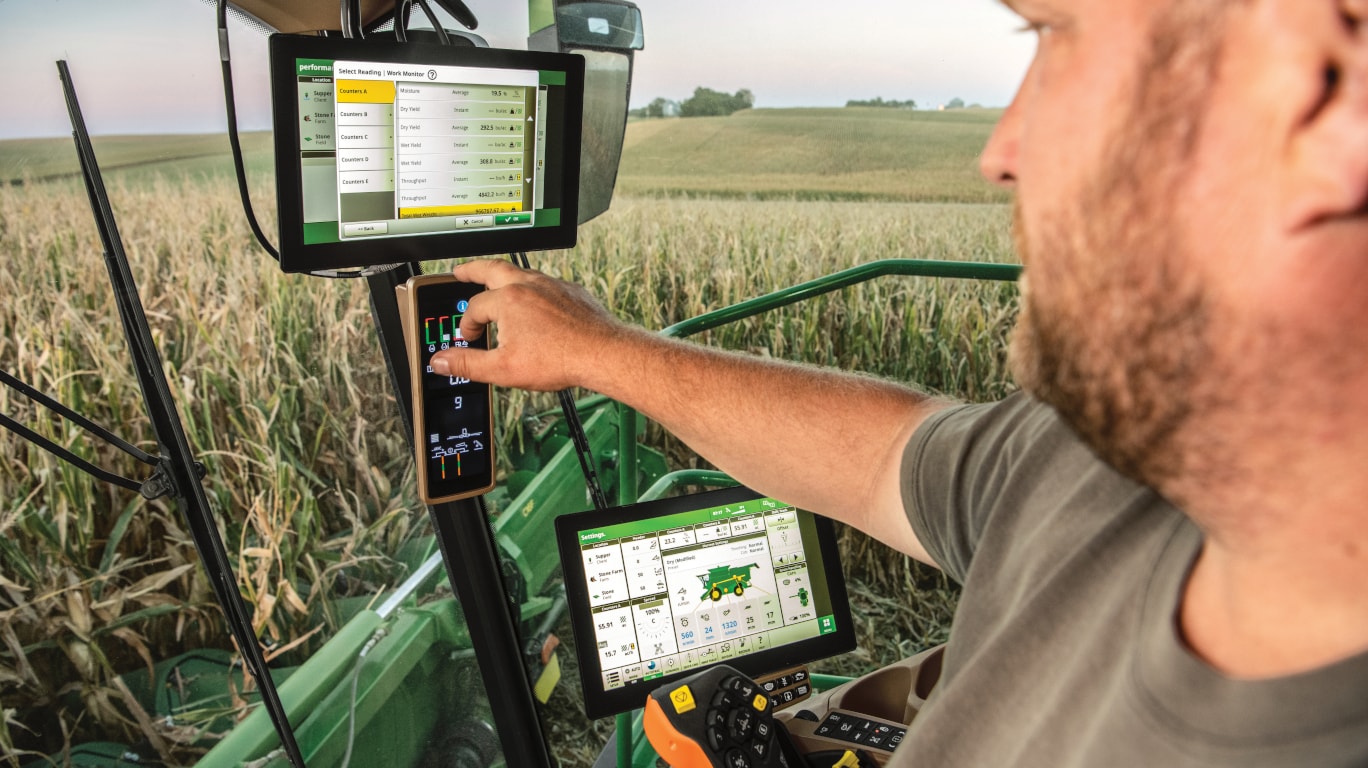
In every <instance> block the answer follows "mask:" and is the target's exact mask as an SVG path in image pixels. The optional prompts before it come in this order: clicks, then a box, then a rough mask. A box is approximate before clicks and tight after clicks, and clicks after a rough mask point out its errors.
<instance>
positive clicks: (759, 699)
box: [751, 693, 769, 712]
mask: <svg viewBox="0 0 1368 768" xmlns="http://www.w3.org/2000/svg"><path fill="white" fill-rule="evenodd" d="M768 704H769V699H767V698H765V695H764V694H763V693H757V694H755V700H754V701H752V702H751V706H752V707H755V711H756V712H764V711H765V707H766V706H767V705H768Z"/></svg>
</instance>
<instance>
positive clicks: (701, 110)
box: [628, 87, 755, 117]
mask: <svg viewBox="0 0 1368 768" xmlns="http://www.w3.org/2000/svg"><path fill="white" fill-rule="evenodd" d="M753 106H755V94H753V93H751V91H750V89H749V88H742V89H741V90H739V91H737V92H736V93H732V94H728V93H723V92H722V91H714V90H713V89H711V88H703V87H698V88H695V89H694V92H693V96H690V97H689V98H687V99H685V100H683V101H671V100H670V99H666V98H661V97H657V98H655V99H653V100H652V101H651V103H650V104H647V105H646V106H644V107H641V108H639V109H634V110H632V111H631V112H630V113H628V114H630V115H632V116H633V117H726V116H727V115H730V114H732V113H734V112H739V111H741V110H743V109H750V108H751V107H753Z"/></svg>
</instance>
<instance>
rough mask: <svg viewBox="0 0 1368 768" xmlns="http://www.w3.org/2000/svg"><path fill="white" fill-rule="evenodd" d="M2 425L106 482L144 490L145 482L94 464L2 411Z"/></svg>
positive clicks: (0, 415)
mask: <svg viewBox="0 0 1368 768" xmlns="http://www.w3.org/2000/svg"><path fill="white" fill-rule="evenodd" d="M0 427H4V428H5V429H8V430H9V431H11V432H13V433H14V434H16V435H18V436H20V437H22V438H23V439H25V440H27V441H29V442H30V443H33V444H34V445H36V446H38V447H39V448H42V449H43V450H45V451H47V452H48V453H50V454H52V455H53V456H56V457H57V458H59V459H61V460H63V461H65V462H67V463H68V464H71V465H72V466H74V467H76V468H77V469H79V470H81V471H82V472H85V473H86V474H88V475H91V476H93V477H94V478H96V479H97V480H103V481H105V482H106V483H113V484H114V485H117V486H119V487H120V488H127V489H128V490H130V491H135V492H137V493H141V492H142V487H143V484H142V483H140V482H138V481H137V480H132V479H130V478H127V477H124V476H123V475H117V474H114V473H113V472H110V471H109V470H107V469H104V468H101V467H97V466H95V465H94V464H92V463H90V462H88V461H86V460H85V459H83V458H81V457H80V456H77V455H76V454H74V453H72V452H71V451H68V450H67V449H65V448H63V447H62V446H60V445H58V444H56V443H54V442H52V441H51V440H49V439H47V438H46V437H43V436H42V435H40V434H38V433H37V432H34V431H33V430H31V429H29V428H28V427H26V426H24V425H23V424H20V423H19V422H17V421H15V420H14V419H11V418H10V417H8V416H6V415H5V414H3V413H0Z"/></svg>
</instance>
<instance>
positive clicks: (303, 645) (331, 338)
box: [0, 175, 1016, 767]
mask: <svg viewBox="0 0 1368 768" xmlns="http://www.w3.org/2000/svg"><path fill="white" fill-rule="evenodd" d="M111 194H112V197H113V202H114V207H115V212H116V215H117V216H118V217H119V222H120V227H121V232H122V235H123V239H124V243H125V245H126V247H127V249H128V252H129V256H130V260H131V262H132V265H133V269H134V273H135V277H136V279H137V282H138V285H139V288H140V291H141V293H142V299H143V302H144V304H145V306H146V309H147V313H148V316H149V320H150V322H151V324H152V327H153V332H154V338H155V340H156V343H157V345H158V347H159V349H160V352H161V355H162V362H163V366H164V369H165V373H166V375H167V378H168V380H169V381H170V383H171V386H172V389H173V394H174V396H175V398H176V401H177V402H178V404H179V406H180V408H181V417H182V420H183V422H184V424H185V426H186V429H187V432H188V434H189V437H190V440H191V444H192V447H193V450H194V452H195V454H196V456H197V458H198V459H199V460H200V461H201V462H203V463H204V464H205V466H206V469H207V476H206V479H205V483H206V488H207V490H208V493H209V497H210V501H211V504H212V506H213V508H214V510H215V513H216V514H217V516H218V519H219V522H220V527H221V532H222V534H223V536H224V539H225V541H226V542H227V545H228V549H229V552H230V555H232V556H233V557H234V565H235V569H236V572H237V581H238V587H239V589H240V591H241V593H242V595H243V596H244V598H245V599H246V601H247V603H248V605H249V606H250V609H251V610H252V611H253V616H252V619H253V624H254V626H255V628H256V630H257V632H258V635H259V637H260V638H261V639H262V641H263V643H264V645H265V647H266V648H267V649H268V658H276V659H280V660H281V661H289V660H291V659H294V660H296V661H297V660H298V659H300V658H302V657H304V656H305V655H307V654H308V653H310V652H312V651H313V650H315V649H317V648H318V647H319V646H320V645H321V644H322V643H324V642H326V640H327V639H328V638H329V637H330V636H331V635H332V633H333V632H335V631H336V630H337V628H338V627H339V626H340V623H341V619H340V617H339V614H338V607H337V606H338V604H339V601H343V600H346V599H348V598H361V597H364V596H368V595H372V594H374V593H376V592H378V591H380V590H381V589H383V588H385V587H386V586H393V585H394V584H395V583H397V582H398V581H399V580H402V579H403V578H404V576H405V575H406V573H405V569H404V568H403V566H402V565H401V564H400V562H399V561H398V559H397V558H396V553H397V552H398V551H400V550H401V549H402V548H403V547H404V546H405V545H406V544H410V543H412V542H413V541H414V540H415V539H417V538H418V537H421V536H424V535H427V534H428V533H429V531H428V527H427V521H426V511H425V510H424V509H423V508H422V507H421V506H420V505H419V504H418V503H417V502H416V500H415V498H414V493H413V485H414V482H413V474H412V466H411V464H412V462H411V460H410V457H409V455H408V448H407V442H406V440H405V438H404V436H403V435H402V434H401V432H400V427H399V423H400V422H399V418H398V412H397V410H396V408H395V404H394V403H393V399H392V396H391V395H390V394H389V392H390V387H389V381H388V378H387V376H386V373H385V370H384V363H383V358H382V355H381V353H380V349H379V346H378V344H377V342H376V340H375V338H374V329H373V325H372V322H371V319H370V310H369V305H368V299H367V295H366V289H365V285H364V283H363V282H362V281H348V280H332V281H328V280H320V279H316V278H309V277H301V276H291V275H284V274H282V273H280V271H279V270H278V269H277V267H276V266H275V264H274V263H273V262H272V261H271V260H270V259H269V258H267V257H266V256H264V255H263V254H262V253H261V252H260V251H259V250H258V249H257V248H256V247H255V245H254V243H253V241H252V239H251V235H250V233H249V231H248V229H247V227H246V225H245V223H244V221H243V217H242V213H241V208H240V204H239V203H238V201H237V198H236V195H235V194H234V192H233V190H232V188H231V185H229V184H227V183H224V181H223V180H222V179H221V178H208V177H202V176H193V175H186V176H183V177H176V178H172V177H165V176H164V177H158V178H155V179H153V180H150V181H149V180H146V179H140V180H138V181H136V182H132V181H130V182H127V183H118V182H117V181H116V182H115V183H113V184H112V186H111ZM269 194H270V193H269V191H268V188H267V187H264V186H263V187H262V188H261V189H259V190H257V192H256V197H257V199H258V200H264V199H269ZM1010 218H1011V217H1010V212H1009V211H1008V209H1007V208H1006V206H1002V205H996V204H994V205H967V204H909V203H887V202H885V203H879V202H875V203H848V202H823V201H767V202H750V201H742V200H696V199H695V200H686V199H672V198H669V197H652V198H644V197H643V198H635V199H633V198H628V199H620V200H619V201H618V202H616V203H615V205H614V209H613V211H611V212H610V213H609V214H606V215H605V216H603V217H602V218H601V219H600V220H598V221H595V222H593V223H591V224H590V225H587V226H586V227H584V228H582V230H581V242H580V245H579V247H577V248H576V249H574V250H572V251H565V252H554V253H547V254H538V255H537V259H536V262H535V263H534V266H537V267H539V268H541V269H543V270H544V271H547V272H549V273H551V274H555V275H558V276H564V277H567V278H571V279H575V280H578V281H580V282H583V283H584V284H586V285H587V286H589V288H590V289H591V291H593V292H594V293H595V294H596V295H598V296H599V297H600V298H601V299H602V300H603V301H604V303H605V304H606V305H607V306H608V307H609V308H610V309H611V310H612V311H614V312H615V313H617V314H618V315H620V316H622V317H625V318H629V319H632V320H634V321H636V322H639V323H642V324H644V325H646V326H647V327H649V328H662V327H664V326H666V325H669V324H671V323H674V322H677V321H679V320H683V319H685V318H688V317H691V316H694V315H697V314H700V313H702V312H705V311H708V310H712V309H717V308H720V307H722V306H725V305H728V304H731V303H734V302H737V301H740V300H743V299H747V298H751V297H753V296H756V295H759V294H762V293H765V292H768V291H771V290H776V289H779V288H782V287H785V286H788V285H791V284H794V283H797V282H801V281H805V280H809V279H813V278H816V277H818V276H821V275H824V274H829V273H831V272H834V271H837V270H839V269H843V268H845V267H848V266H852V265H855V264H860V263H865V262H868V261H872V260H875V259H881V258H892V257H900V258H924V259H957V260H977V261H1010V260H1012V259H1013V258H1014V257H1013V256H1012V249H1011V243H1010ZM263 225H264V226H265V228H266V230H267V231H268V232H269V231H273V222H270V221H264V222H263ZM446 266H447V265H444V264H431V265H427V267H428V268H429V269H430V270H431V269H440V268H445V267H446ZM0 295H3V296H4V301H3V302H0V367H3V368H4V370H6V371H8V372H10V373H12V374H14V375H16V376H18V377H19V378H20V379H23V380H25V381H28V382H30V383H31V384H33V385H34V386H36V387H37V388H38V389H39V390H41V391H43V392H46V393H47V394H50V395H52V396H54V397H55V398H56V399H58V400H60V401H61V402H63V403H65V404H67V405H69V406H71V407H73V408H74V409H75V410H77V411H79V412H81V413H83V414H85V415H87V416H89V417H91V418H93V419H94V420H95V421H96V422H98V423H100V424H103V425H105V426H107V427H109V428H111V429H112V430H113V431H114V432H115V433H117V434H119V435H120V436H122V437H124V438H125V439H127V440H129V441H131V442H133V443H134V444H135V445H137V446H139V447H141V448H143V449H144V450H148V451H151V452H155V451H156V444H155V441H154V440H153V439H152V434H151V431H150V425H149V422H148V419H147V415H146V414H145V413H144V410H143V405H142V400H141V396H140V393H139V391H138V387H137V383H136V379H135V377H134V375H133V372H132V370H131V367H130V362H129V357H128V354H127V351H126V348H125V346H124V341H123V333H122V330H121V327H120V325H119V320H118V312H117V309H116V307H115V304H114V302H113V298H112V296H111V292H110V290H109V285H108V279H107V275H106V271H105V267H104V264H103V259H102V256H101V253H100V247H99V241H98V239H97V236H96V231H95V228H94V224H93V220H92V218H91V215H90V213H89V211H88V209H87V206H86V201H85V196H84V193H83V190H82V189H81V187H80V186H79V183H76V182H67V181H55V182H49V183H41V184H28V185H24V186H15V187H0ZM1015 298H1016V293H1015V288H1014V287H1013V286H1010V285H998V284H991V285H989V284H983V285H979V284H966V283H956V282H951V281H929V280H910V279H905V278H900V279H885V280H882V281H879V282H876V283H873V284H867V285H864V286H861V287H857V288H852V289H847V290H844V291H841V292H838V293H835V294H831V295H829V296H826V297H822V298H819V299H816V300H813V301H810V302H807V303H805V304H802V305H799V306H797V307H792V308H788V309H785V310H781V311H778V312H775V313H772V314H770V315H766V316H763V317H760V318H753V319H750V320H747V321H744V322H742V323H739V324H736V325H734V326H728V327H725V328H721V329H717V330H714V331H711V332H709V333H708V334H706V335H704V336H702V337H699V338H698V339H697V340H698V341H700V342H701V343H709V344H716V345H721V346H725V347H729V348H734V349H740V350H745V351H748V352H751V353H754V354H760V355H770V356H774V357H781V358H786V359H792V360H805V361H809V362H813V363H818V364H822V365H832V366H838V367H841V368H845V369H849V370H858V371H864V372H868V373H872V374H875V375H879V376H884V377H889V378H892V379H896V380H900V381H907V382H916V383H918V384H919V385H920V386H923V387H925V388H928V389H931V390H934V391H938V392H943V393H948V394H952V395H955V396H959V397H963V398H967V399H973V400H982V399H990V398H996V397H1000V396H1001V395H1003V394H1005V393H1006V391H1008V389H1009V387H1010V383H1009V381H1008V378H1007V375H1006V373H1005V371H1004V350H1005V336H1006V333H1007V330H1008V329H1009V328H1010V326H1011V323H1012V322H1013V320H1014V317H1015V312H1016V308H1015ZM500 397H501V404H500V413H499V415H498V416H497V417H496V419H497V420H499V421H500V422H501V423H502V424H505V425H514V424H517V423H518V418H519V417H520V415H521V414H522V413H524V412H525V411H526V410H528V409H536V408H540V407H545V405H546V404H547V403H548V402H549V401H544V400H540V399H537V398H534V397H531V396H529V395H526V394H525V393H518V392H504V393H501V395H500ZM0 413H4V414H5V415H8V416H10V417H11V418H14V419H15V420H16V421H18V422H20V423H22V424H25V425H27V426H29V427H30V428H32V429H34V430H36V431H37V432H39V433H40V434H42V435H44V436H46V437H48V438H49V439H51V440H53V441H54V442H56V443H58V444H60V445H62V446H64V447H66V448H67V449H69V450H71V451H72V452H74V453H76V454H77V455H79V456H81V457H83V458H85V459H87V460H89V461H91V462H93V463H95V464H97V465H99V466H103V467H107V468H110V469H112V470H114V471H116V472H118V473H120V474H123V475H127V476H131V477H143V476H145V472H144V470H145V468H144V467H141V466H139V465H137V464H136V463H135V462H133V461H131V460H129V459H128V457H126V456H125V455H124V454H122V453H120V452H118V451H116V450H114V449H112V448H109V447H106V446H104V445H102V444H99V443H97V442H95V441H92V440H91V439H90V438H89V436H88V435H86V434H84V433H83V432H81V431H80V430H78V429H76V428H75V427H74V426H72V425H71V424H69V423H67V422H65V421H63V420H61V419H59V418H56V417H54V416H52V415H51V414H49V413H47V412H45V411H43V410H41V409H36V408H35V407H33V406H32V404H30V403H29V402H28V401H26V400H24V399H22V398H20V397H18V396H16V395H15V394H14V393H13V392H11V391H10V390H8V389H0ZM514 431H516V430H511V429H510V430H509V432H510V433H511V432H514ZM651 434H652V435H653V439H654V440H655V441H656V442H657V443H658V444H659V446H660V447H663V448H665V449H667V452H668V453H669V455H671V456H673V457H686V456H687V454H685V453H684V452H682V450H681V449H680V448H679V446H677V445H673V444H671V442H670V441H669V438H668V437H667V436H663V435H660V434H659V433H658V430H656V431H653V432H652V433H651ZM506 453H507V452H505V455H506ZM679 460H680V461H687V460H688V459H687V458H679ZM0 500H2V501H0V638H2V639H3V644H2V645H0V705H2V706H3V712H4V718H3V720H2V721H0V753H3V754H4V755H6V756H7V758H8V763H7V764H8V765H13V766H16V767H17V766H18V765H20V763H21V762H22V761H23V760H25V759H27V757H26V755H31V754H34V753H48V752H55V751H60V750H61V749H62V748H63V746H64V745H70V744H72V743H79V742H81V741H83V740H92V739H101V740H116V741H123V742H126V743H134V742H143V741H147V742H152V743H153V744H154V745H155V744H156V743H157V742H158V741H160V743H161V745H162V748H161V749H159V750H158V751H163V750H164V752H163V756H164V758H166V759H168V760H172V761H177V762H192V761H193V759H194V754H195V752H194V748H193V747H192V745H194V744H195V743H196V742H197V741H198V740H199V739H200V737H201V736H202V729H201V728H198V727H196V726H195V725H194V724H186V725H181V726H178V727H177V728H166V727H163V726H159V725H157V724H155V723H152V722H151V721H150V719H149V717H148V715H147V713H145V712H143V711H142V710H141V707H139V706H138V704H137V701H136V700H135V699H134V697H133V696H132V695H131V694H130V693H129V691H128V689H127V686H126V685H125V684H124V682H123V680H121V678H120V675H125V674H127V673H130V672H134V673H136V672H138V671H140V670H150V668H151V666H152V665H153V663H154V662H155V661H157V660H160V659H163V658H166V657H168V656H171V655H174V654H177V653H181V652H183V651H185V650H188V649H192V648H199V647H226V644H227V642H228V641H227V633H226V630H225V628H224V624H223V621H222V618H221V615H220V611H219V609H218V607H217V605H216V603H215V602H214V599H213V594H212V591H211V589H210V587H209V584H208V582H207V580H206V576H205V574H204V572H203V569H202V568H201V566H200V564H199V561H198V558H197V556H196V554H195V551H194V548H193V546H192V544H191V541H190V537H189V535H188V533H187V531H186V530H185V528H184V525H183V522H182V520H181V519H180V516H179V514H178V512H176V510H174V509H172V508H170V507H169V506H168V505H167V504H166V503H165V501H164V500H163V501H154V502H146V501H144V500H142V499H141V498H140V497H138V496H137V495H136V494H133V493H130V492H127V491H124V490H122V489H117V488H113V487H110V486H107V485H105V484H103V483H100V482H98V481H95V480H93V479H90V478H89V477H87V476H86V475H84V474H81V473H79V472H77V471H75V470H73V469H71V468H69V467H68V466H66V465H65V464H63V463H62V462H60V461H58V460H57V459H54V458H53V457H51V456H49V455H48V454H46V453H44V452H43V451H41V450H39V449H37V448H34V447H32V446H31V445H29V444H28V443H26V442H24V441H22V440H19V439H18V438H16V437H15V436H13V435H12V434H10V433H9V432H4V431H0ZM844 545H845V548H846V553H847V565H848V570H849V571H850V572H851V574H852V575H853V577H855V578H856V580H857V581H856V587H855V588H856V591H857V594H856V596H855V598H856V609H857V613H858V614H859V616H858V618H857V622H858V623H859V624H860V634H861V638H860V640H861V647H862V652H861V653H862V655H860V656H858V657H856V658H854V659H852V660H848V661H845V662H840V663H838V664H837V665H836V667H837V668H841V669H844V670H846V671H853V670H855V669H857V668H859V667H860V666H861V665H874V664H877V663H878V662H880V661H889V660H892V659H895V658H899V657H901V656H903V655H906V654H907V653H910V652H911V651H913V650H915V649H916V648H917V647H920V645H922V644H925V643H927V642H929V641H931V640H935V639H938V638H940V639H943V635H944V631H945V628H946V626H947V622H948V611H949V610H950V609H951V606H952V605H953V593H952V591H951V590H950V589H949V588H948V587H947V586H946V585H945V584H944V583H943V582H941V581H939V580H938V579H937V578H936V577H935V576H934V575H932V574H930V573H927V572H922V571H918V570H917V569H915V568H913V567H912V566H911V565H910V564H909V563H908V562H907V561H906V560H905V559H904V558H901V557H894V556H892V555H891V553H890V552H889V551H888V550H887V549H886V548H883V547H882V545H879V544H878V543H877V542H872V541H870V540H868V539H866V538H864V537H862V536H860V535H858V534H854V533H853V532H846V533H845V534H844ZM916 590H921V592H916ZM914 593H915V594H925V595H926V596H927V597H926V599H925V601H924V602H925V604H926V605H925V607H926V610H925V611H917V610H912V611H909V610H908V601H909V598H908V597H907V595H909V594H914ZM567 683H573V681H572V680H567ZM562 687H563V688H564V687H566V686H562ZM557 695H558V696H559V695H562V694H559V693H558V694H557ZM555 731H556V728H555V727H554V726H553V733H554V732H555ZM3 764H6V763H5V761H4V760H0V765H3Z"/></svg>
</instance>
